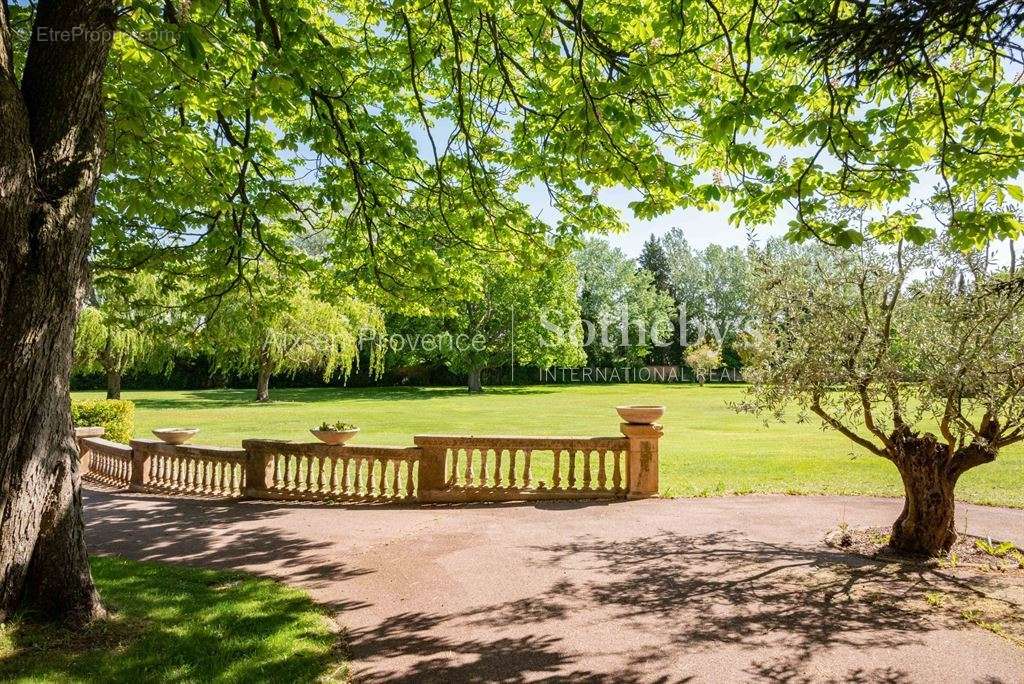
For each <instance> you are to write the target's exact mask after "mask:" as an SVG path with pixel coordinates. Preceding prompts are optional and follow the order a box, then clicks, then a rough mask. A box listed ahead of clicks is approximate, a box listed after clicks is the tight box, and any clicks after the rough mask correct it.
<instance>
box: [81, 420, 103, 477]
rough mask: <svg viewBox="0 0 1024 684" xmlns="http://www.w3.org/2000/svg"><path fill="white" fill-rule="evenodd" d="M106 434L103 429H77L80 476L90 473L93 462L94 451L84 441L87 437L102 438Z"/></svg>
mask: <svg viewBox="0 0 1024 684" xmlns="http://www.w3.org/2000/svg"><path fill="white" fill-rule="evenodd" d="M104 432H106V430H105V429H104V428H101V427H76V428H75V444H76V445H77V446H78V473H79V474H80V475H85V474H86V473H88V472H89V466H90V464H91V462H92V449H90V448H89V445H87V444H86V443H85V442H84V441H83V440H84V439H85V438H86V437H102V436H103V433H104Z"/></svg>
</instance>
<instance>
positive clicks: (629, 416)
mask: <svg viewBox="0 0 1024 684" xmlns="http://www.w3.org/2000/svg"><path fill="white" fill-rule="evenodd" d="M615 410H616V411H618V413H619V417H620V418H622V420H624V421H626V422H627V423H632V424H633V425H651V424H652V423H654V422H656V421H657V420H658V419H659V418H661V417H662V416H663V415H665V407H664V406H616V407H615Z"/></svg>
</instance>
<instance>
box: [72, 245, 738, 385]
mask: <svg viewBox="0 0 1024 684" xmlns="http://www.w3.org/2000/svg"><path fill="white" fill-rule="evenodd" d="M573 245H574V246H573V247H572V248H565V249H562V250H560V251H559V250H552V251H551V252H550V253H549V254H548V255H546V257H545V259H544V260H543V261H541V262H538V263H536V264H535V265H534V266H533V267H532V268H530V269H528V270H527V269H523V268H521V267H519V266H518V265H517V264H516V263H515V262H514V261H512V260H508V259H504V260H502V259H490V260H489V263H488V265H487V267H486V269H484V270H485V274H484V283H483V287H482V288H481V290H480V291H479V293H476V292H467V293H463V295H462V296H458V297H452V296H451V295H449V296H446V297H444V298H441V297H439V298H438V299H437V300H436V301H433V302H428V303H427V305H426V306H425V307H424V308H423V310H422V311H421V312H419V313H407V312H404V311H401V310H399V311H394V310H390V311H389V310H388V307H387V305H386V303H383V302H371V301H369V299H368V298H367V297H360V296H359V295H358V294H357V293H356V292H354V291H352V290H341V291H338V290H334V289H331V288H330V287H328V286H327V283H329V282H330V277H331V273H330V265H329V264H328V263H325V262H323V263H320V265H319V270H317V271H314V275H313V276H307V277H305V278H302V279H300V278H298V277H297V276H295V275H294V274H288V273H287V272H283V271H280V270H275V269H272V268H269V267H268V268H265V269H264V272H263V274H262V277H261V279H260V282H259V283H258V284H256V285H255V286H254V287H253V288H247V289H241V290H237V291H234V292H232V293H230V294H228V295H226V296H224V297H222V298H220V299H218V300H217V301H216V304H215V305H207V306H203V305H202V304H200V305H198V306H196V305H189V304H187V302H188V301H189V294H188V292H187V291H185V290H183V289H182V288H181V287H178V288H177V289H171V288H168V287H166V286H164V287H161V286H160V278H159V275H158V274H154V273H150V272H146V271H140V272H136V273H132V274H124V273H120V272H115V271H111V272H106V273H102V274H97V276H96V277H95V278H94V281H93V285H92V288H91V291H90V293H89V295H88V297H87V303H86V306H85V308H84V309H83V312H82V314H81V316H80V317H79V321H78V325H77V328H76V332H75V349H74V372H75V373H76V374H77V375H79V376H100V377H101V378H102V380H103V381H104V382H105V385H106V389H107V397H108V398H111V399H117V398H120V392H121V387H122V383H123V379H124V377H125V376H132V375H138V374H144V375H145V377H147V378H149V379H150V382H154V379H155V384H156V385H157V386H159V383H160V377H161V375H165V376H166V375H169V374H171V373H174V372H175V369H176V368H177V367H178V366H181V365H189V364H192V363H194V362H196V361H197V360H199V361H200V362H201V365H202V366H203V367H204V368H205V369H206V372H207V374H208V376H209V377H210V380H211V381H212V380H214V379H215V378H219V379H220V382H224V381H226V379H227V378H229V377H233V378H242V379H247V378H251V379H252V380H253V381H254V382H255V385H256V392H255V398H256V400H257V401H267V400H268V399H269V398H270V383H271V379H272V378H273V377H274V376H281V375H294V374H296V373H302V374H303V376H304V377H309V376H310V375H311V374H319V376H320V378H321V379H322V381H324V382H331V381H337V380H341V381H344V380H345V378H346V377H347V376H348V375H349V374H350V373H351V372H353V371H354V370H361V371H362V372H363V374H364V375H365V376H366V377H367V381H368V382H371V383H372V382H375V381H380V379H381V378H382V377H383V376H384V374H385V373H386V372H387V373H388V378H389V380H390V381H391V382H401V381H403V380H408V379H409V378H413V379H415V378H416V377H423V376H425V374H427V373H429V372H430V369H431V368H434V367H443V368H445V369H447V371H448V372H450V373H452V374H455V375H459V374H461V375H462V376H463V377H464V378H465V382H466V385H467V388H468V389H469V390H470V391H481V390H482V389H483V384H482V378H483V374H484V373H485V372H486V371H488V370H492V369H497V368H502V367H507V366H508V365H510V364H513V363H514V364H517V365H519V366H523V367H527V368H537V369H545V368H549V367H551V366H561V367H578V366H582V365H589V366H602V367H620V368H621V367H636V366H641V365H652V364H653V365H672V366H680V365H688V366H691V367H694V368H696V367H699V368H700V369H702V370H701V374H700V375H701V376H703V375H705V374H706V372H707V371H708V370H712V369H714V368H717V367H718V366H721V365H723V364H724V365H729V366H732V367H734V368H735V367H738V366H739V365H740V359H739V355H738V353H737V352H736V348H735V342H736V339H737V336H738V335H739V333H740V332H742V328H743V325H744V323H745V321H746V319H747V317H748V314H749V312H748V311H747V309H746V307H747V298H748V297H749V292H748V291H749V285H750V283H749V280H750V258H749V249H747V248H738V247H729V248H723V247H719V246H717V245H710V246H708V247H706V248H704V249H694V248H692V247H691V246H690V245H689V243H688V242H687V240H686V238H685V237H684V231H683V230H682V229H679V228H675V229H672V230H670V231H668V232H667V233H666V234H665V235H664V236H651V237H650V238H649V239H648V240H647V242H646V243H645V244H644V247H643V251H642V253H641V255H640V256H639V258H637V259H632V258H630V257H628V256H627V255H626V254H624V253H623V252H622V251H621V250H619V249H617V248H615V247H613V246H611V245H610V244H609V243H608V242H607V241H606V240H604V239H602V238H599V237H590V238H586V239H583V240H579V241H574V242H573ZM485 258H487V257H481V260H482V259H485ZM416 341H419V343H418V344H417V343H416ZM696 359H700V360H696ZM528 377H529V376H528Z"/></svg>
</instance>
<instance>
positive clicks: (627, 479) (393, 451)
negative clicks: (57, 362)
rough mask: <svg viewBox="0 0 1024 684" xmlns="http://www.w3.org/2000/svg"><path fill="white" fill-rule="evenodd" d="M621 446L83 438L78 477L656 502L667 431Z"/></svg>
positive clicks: (266, 493)
mask: <svg viewBox="0 0 1024 684" xmlns="http://www.w3.org/2000/svg"><path fill="white" fill-rule="evenodd" d="M620 431H621V433H622V435H621V436H617V437H528V436H475V435H474V436H459V435H417V436H415V437H414V438H413V442H414V444H415V446H411V447H389V446H361V445H340V444H339V445H331V444H322V443H319V442H312V443H300V442H288V441H280V440H266V439H247V440H244V441H243V442H242V448H241V449H236V448H227V447H215V446H200V445H191V444H183V445H173V444H166V443H164V442H160V441H157V440H151V439H135V440H132V442H131V444H130V445H126V444H118V443H116V442H110V441H108V440H105V439H103V438H102V436H101V435H102V429H101V428H79V429H78V430H76V437H77V439H78V443H79V449H80V451H81V453H82V474H83V476H84V477H85V478H86V479H87V480H95V481H98V482H100V483H102V484H105V485H108V486H114V487H123V488H128V489H130V490H131V491H138V492H155V493H164V494H185V495H198V496H215V497H226V498H243V497H244V498H253V499H271V500H297V501H324V502H332V501H339V502H340V501H366V502H419V503H458V502H474V501H530V500H552V499H635V498H643V497H649V496H655V495H657V493H658V442H659V440H660V439H661V432H662V431H661V426H660V425H657V424H651V425H647V424H632V423H622V424H621V426H620Z"/></svg>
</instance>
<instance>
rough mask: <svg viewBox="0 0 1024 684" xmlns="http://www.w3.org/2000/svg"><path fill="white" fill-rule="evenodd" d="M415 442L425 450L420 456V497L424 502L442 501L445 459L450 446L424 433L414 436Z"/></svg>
mask: <svg viewBox="0 0 1024 684" xmlns="http://www.w3.org/2000/svg"><path fill="white" fill-rule="evenodd" d="M413 442H415V443H416V446H418V447H419V448H420V449H421V450H422V452H423V453H422V455H421V456H420V468H419V480H418V481H419V489H418V498H419V500H420V501H424V502H429V501H441V500H443V499H444V496H443V493H444V492H443V490H444V459H445V456H446V455H447V452H448V447H447V446H446V445H444V444H439V443H438V442H437V441H436V438H429V437H424V436H423V435H416V436H415V437H413Z"/></svg>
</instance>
